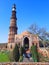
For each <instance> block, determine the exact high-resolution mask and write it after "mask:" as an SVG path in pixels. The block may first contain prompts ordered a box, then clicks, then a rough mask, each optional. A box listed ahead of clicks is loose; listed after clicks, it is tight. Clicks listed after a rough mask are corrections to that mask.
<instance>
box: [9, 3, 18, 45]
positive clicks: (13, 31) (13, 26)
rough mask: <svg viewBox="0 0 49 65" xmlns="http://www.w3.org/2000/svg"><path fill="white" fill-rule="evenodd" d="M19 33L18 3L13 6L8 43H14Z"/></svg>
mask: <svg viewBox="0 0 49 65" xmlns="http://www.w3.org/2000/svg"><path fill="white" fill-rule="evenodd" d="M15 34H17V17H16V5H15V4H14V5H13V7H12V16H11V20H10V27H9V35H8V44H9V45H10V44H12V43H14V37H15Z"/></svg>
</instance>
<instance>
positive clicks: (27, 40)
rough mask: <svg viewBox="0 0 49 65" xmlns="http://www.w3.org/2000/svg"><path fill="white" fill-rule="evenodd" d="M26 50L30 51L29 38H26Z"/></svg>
mask: <svg viewBox="0 0 49 65" xmlns="http://www.w3.org/2000/svg"><path fill="white" fill-rule="evenodd" d="M24 48H25V50H28V49H29V39H28V38H27V37H25V38H24Z"/></svg>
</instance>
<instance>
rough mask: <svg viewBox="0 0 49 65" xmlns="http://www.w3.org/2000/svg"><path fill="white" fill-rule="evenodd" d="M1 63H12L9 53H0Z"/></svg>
mask: <svg viewBox="0 0 49 65" xmlns="http://www.w3.org/2000/svg"><path fill="white" fill-rule="evenodd" d="M0 62H10V60H9V57H8V53H7V52H0Z"/></svg>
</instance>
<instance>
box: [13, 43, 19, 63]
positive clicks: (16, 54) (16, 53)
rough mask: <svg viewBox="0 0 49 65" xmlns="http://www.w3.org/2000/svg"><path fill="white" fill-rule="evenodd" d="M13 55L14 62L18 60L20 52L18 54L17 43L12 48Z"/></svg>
mask: <svg viewBox="0 0 49 65" xmlns="http://www.w3.org/2000/svg"><path fill="white" fill-rule="evenodd" d="M13 57H14V60H15V61H16V62H18V61H19V58H20V54H19V47H18V45H17V44H16V45H15V48H14V50H13Z"/></svg>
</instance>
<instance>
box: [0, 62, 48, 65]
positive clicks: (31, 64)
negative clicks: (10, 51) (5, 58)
mask: <svg viewBox="0 0 49 65" xmlns="http://www.w3.org/2000/svg"><path fill="white" fill-rule="evenodd" d="M0 65H49V63H48V62H43V63H42V62H6V63H0Z"/></svg>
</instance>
